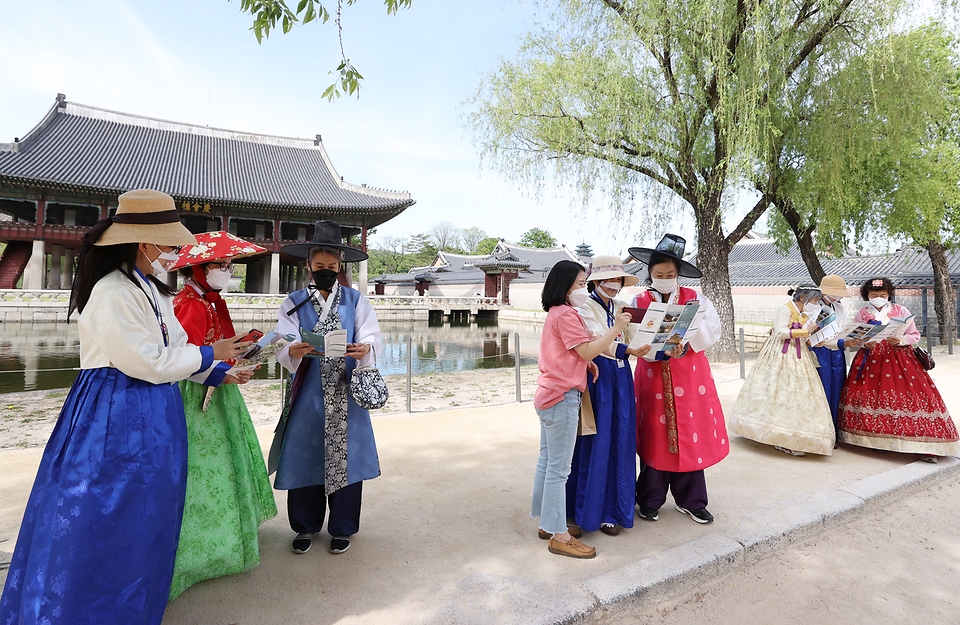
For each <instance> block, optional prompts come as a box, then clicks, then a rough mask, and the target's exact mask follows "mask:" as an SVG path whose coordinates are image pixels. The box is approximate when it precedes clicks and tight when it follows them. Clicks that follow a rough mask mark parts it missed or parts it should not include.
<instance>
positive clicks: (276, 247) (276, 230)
mask: <svg viewBox="0 0 960 625" xmlns="http://www.w3.org/2000/svg"><path fill="white" fill-rule="evenodd" d="M273 251H274V252H279V251H280V220H279V219H274V220H273Z"/></svg>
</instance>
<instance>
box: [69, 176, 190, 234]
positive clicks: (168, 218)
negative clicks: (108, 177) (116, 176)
mask: <svg viewBox="0 0 960 625" xmlns="http://www.w3.org/2000/svg"><path fill="white" fill-rule="evenodd" d="M85 240H87V241H89V242H91V243H93V244H94V245H120V244H122V243H153V244H154V245H169V246H170V247H180V246H184V245H196V244H197V239H196V237H195V236H193V234H192V233H191V232H190V231H189V230H187V229H186V227H185V226H184V225H183V224H182V223H180V213H179V212H178V211H177V205H176V204H175V203H174V201H173V198H172V197H170V196H169V195H167V194H166V193H161V192H160V191H154V190H152V189H137V190H136V191H127V192H126V193H124V194H122V195H121V196H120V198H119V204H118V205H117V213H116V214H115V215H114V216H112V217H107V218H106V219H102V220H100V221H99V222H97V224H96V225H94V226H93V227H92V228H90V230H89V231H88V232H87V234H86V235H85Z"/></svg>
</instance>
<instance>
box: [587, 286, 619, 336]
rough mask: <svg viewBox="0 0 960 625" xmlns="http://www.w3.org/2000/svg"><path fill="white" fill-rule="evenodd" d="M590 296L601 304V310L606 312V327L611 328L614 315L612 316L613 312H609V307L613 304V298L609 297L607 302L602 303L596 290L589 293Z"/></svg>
mask: <svg viewBox="0 0 960 625" xmlns="http://www.w3.org/2000/svg"><path fill="white" fill-rule="evenodd" d="M598 288H599V287H598ZM590 297H592V298H593V300H594V301H595V302H597V303H598V304H600V305H601V306H603V311H604V312H605V313H607V327H608V328H612V327H613V322H614V321H615V319H614V317H613V313H612V312H610V308H611V307H612V306H613V300H612V299H611V300H610V303H609V304H604V303H603V300H602V299H600V296H599V295H597V292H596V291H594V292H593V293H591V294H590Z"/></svg>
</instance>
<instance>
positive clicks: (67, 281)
mask: <svg viewBox="0 0 960 625" xmlns="http://www.w3.org/2000/svg"><path fill="white" fill-rule="evenodd" d="M60 287H61V288H64V289H72V288H73V248H72V247H68V248H67V249H66V250H65V251H64V257H63V277H62V278H61V279H60Z"/></svg>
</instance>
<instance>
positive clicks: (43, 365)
mask: <svg viewBox="0 0 960 625" xmlns="http://www.w3.org/2000/svg"><path fill="white" fill-rule="evenodd" d="M380 329H381V332H382V335H383V351H382V353H381V354H379V355H378V359H377V364H378V366H379V368H380V371H381V372H382V373H383V374H384V375H392V374H400V373H405V372H406V370H407V338H410V340H411V347H412V349H411V356H412V358H411V366H412V370H413V373H414V374H418V373H433V372H446V371H463V370H470V369H487V368H496V367H512V366H513V365H514V334H515V333H519V334H520V362H521V364H533V363H536V359H537V352H538V350H539V345H540V327H539V326H538V325H534V324H517V323H500V324H498V323H497V321H496V320H480V321H479V322H476V321H475V322H469V321H463V320H455V321H454V322H453V323H442V324H436V323H430V324H426V323H413V322H403V323H398V322H383V323H382V324H381V327H380ZM79 366H80V336H79V333H78V329H77V324H75V323H71V324H69V325H68V324H64V323H36V324H33V323H0V393H11V392H17V391H32V390H43V389H57V388H65V387H68V386H69V385H70V384H72V383H73V380H74V379H76V376H77V373H78V371H77V369H78V368H79ZM281 375H282V367H281V366H280V364H279V363H277V362H276V361H275V360H271V361H270V362H269V363H267V365H266V366H263V367H261V368H260V370H259V371H257V372H256V374H255V378H258V379H278V378H279V377H280V376H281Z"/></svg>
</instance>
